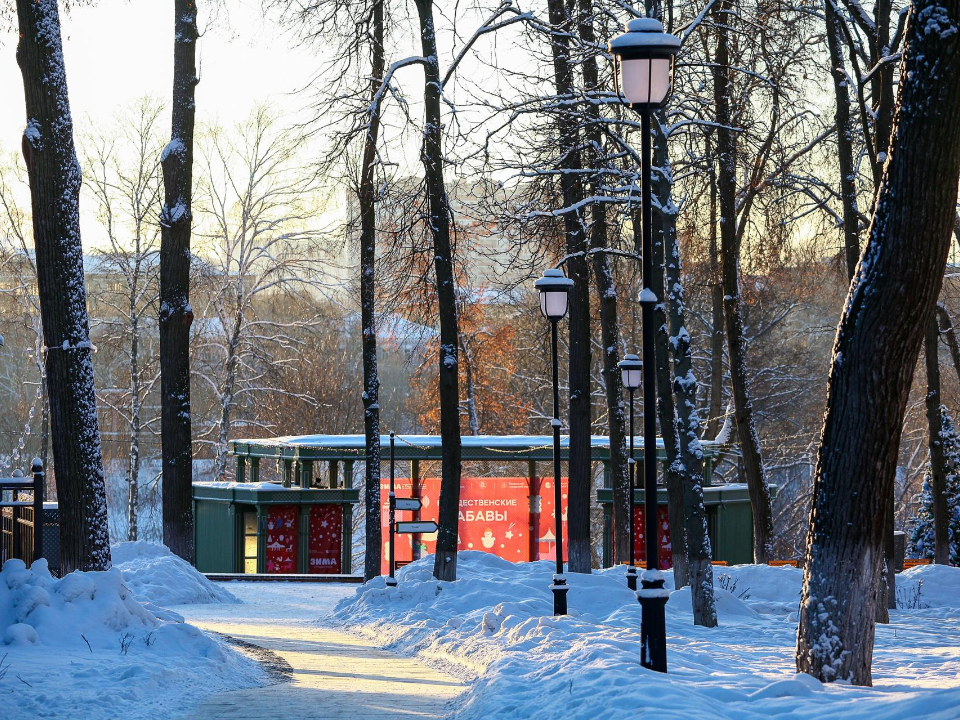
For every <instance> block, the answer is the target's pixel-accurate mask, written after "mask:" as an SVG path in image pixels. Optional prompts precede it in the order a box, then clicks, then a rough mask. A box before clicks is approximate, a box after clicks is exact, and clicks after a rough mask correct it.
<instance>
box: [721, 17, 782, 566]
mask: <svg viewBox="0 0 960 720" xmlns="http://www.w3.org/2000/svg"><path fill="white" fill-rule="evenodd" d="M730 8H731V4H730V2H729V0H721V1H720V2H719V3H718V4H717V7H716V10H715V11H714V17H715V20H716V28H717V50H716V63H715V67H714V70H713V78H714V97H715V103H716V119H717V129H716V133H717V156H718V164H719V173H718V177H717V194H718V200H719V209H720V256H721V269H722V276H723V293H724V296H723V307H724V319H725V322H726V331H727V353H728V354H729V356H730V384H731V386H732V387H733V405H734V419H735V421H736V426H737V434H738V436H739V439H740V453H741V457H742V458H743V471H744V477H745V479H746V483H747V489H748V492H749V494H750V505H751V506H752V509H753V560H754V562H757V563H765V562H767V561H768V560H769V559H770V553H771V548H770V542H771V537H772V535H773V514H772V511H771V509H770V488H769V487H768V486H767V482H766V478H765V477H764V474H763V463H762V459H761V456H760V438H759V437H758V435H757V429H756V422H755V420H754V417H753V403H752V402H751V400H750V395H749V390H748V388H747V368H746V342H745V341H744V337H743V307H742V304H743V301H742V298H741V296H740V238H739V237H738V233H737V205H736V193H737V185H736V182H737V179H736V172H737V166H736V153H737V149H736V132H735V131H734V130H733V129H732V128H731V127H730V123H731V113H730V100H731V98H730V96H731V89H732V86H731V81H730V73H731V70H730V66H729V63H730V54H729V48H728V43H729V33H730V28H729V27H728V25H727V23H728V22H729V18H730V17H732V16H731V10H730Z"/></svg>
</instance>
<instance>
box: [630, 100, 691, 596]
mask: <svg viewBox="0 0 960 720" xmlns="http://www.w3.org/2000/svg"><path fill="white" fill-rule="evenodd" d="M663 120H664V118H663V117H662V113H661V112H657V113H654V115H653V121H654V122H653V123H652V124H653V127H654V128H655V130H654V137H653V167H654V171H653V177H654V180H653V183H652V187H651V191H652V193H653V196H654V197H655V198H656V203H654V212H653V223H652V230H653V258H652V259H653V276H652V278H651V282H650V287H651V289H652V290H653V294H654V295H656V296H657V298H658V299H659V302H658V303H657V304H656V305H655V306H654V308H653V317H654V323H653V324H654V326H655V327H656V341H655V342H656V353H655V354H656V372H657V387H658V388H660V392H658V393H657V416H658V418H659V420H660V436H661V437H662V438H663V449H664V452H665V453H666V456H667V467H666V470H665V472H664V476H665V477H664V480H665V481H666V485H667V514H668V517H669V522H670V545H671V553H672V556H673V557H672V563H673V578H674V583H675V585H676V587H678V588H681V587H685V586H686V585H687V584H689V576H688V569H687V538H686V532H685V529H684V526H685V523H684V518H683V473H682V472H681V471H682V467H681V461H680V436H679V435H678V434H677V411H676V408H675V407H674V404H673V393H671V392H670V390H669V388H671V387H673V373H672V372H671V370H670V349H669V343H670V337H669V335H670V333H669V330H668V327H667V306H666V298H667V291H666V287H665V285H664V281H663V272H664V270H663V264H664V263H663V260H664V248H663V245H664V239H665V236H666V235H667V234H668V233H670V232H675V227H674V223H675V222H676V214H675V212H671V216H670V217H665V211H667V210H671V206H670V203H671V202H672V200H671V197H670V181H669V176H668V173H669V168H665V166H666V164H667V138H666V136H665V135H664V133H663ZM634 237H636V234H634ZM637 250H638V253H639V250H640V247H639V244H637Z"/></svg>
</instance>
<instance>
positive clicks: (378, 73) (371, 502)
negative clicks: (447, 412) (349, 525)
mask: <svg viewBox="0 0 960 720" xmlns="http://www.w3.org/2000/svg"><path fill="white" fill-rule="evenodd" d="M383 3H384V0H374V2H373V26H372V28H371V31H372V38H371V48H370V50H371V62H370V76H371V80H370V102H371V108H370V117H369V120H368V126H367V132H366V134H365V135H364V138H363V166H362V167H361V168H360V190H359V193H358V195H359V197H358V200H359V204H360V324H361V326H362V336H363V347H362V353H363V394H362V398H363V433H364V442H365V446H366V463H365V465H364V467H365V477H364V510H365V513H364V522H365V548H364V563H363V578H364V580H370V579H371V578H375V577H377V576H378V575H379V574H380V560H381V554H382V552H383V538H382V537H381V529H380V372H379V369H378V367H377V324H376V297H377V291H376V287H377V278H376V259H377V252H376V250H377V215H376V191H375V189H374V179H375V177H376V162H377V138H378V137H379V134H380V104H379V102H378V101H377V97H378V92H379V90H380V84H381V83H382V82H383V73H384V68H385V63H386V60H385V57H384V48H383V28H384V19H383Z"/></svg>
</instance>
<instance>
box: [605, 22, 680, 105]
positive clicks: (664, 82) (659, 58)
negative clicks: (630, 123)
mask: <svg viewBox="0 0 960 720" xmlns="http://www.w3.org/2000/svg"><path fill="white" fill-rule="evenodd" d="M610 52H611V53H612V54H613V55H615V56H616V57H617V60H618V61H619V64H620V85H621V88H622V92H623V95H624V97H625V98H626V99H627V102H628V103H630V106H631V107H632V108H633V109H635V110H656V109H657V108H659V107H663V104H664V103H665V102H666V101H667V97H668V96H669V95H670V90H671V89H672V86H673V58H674V56H675V55H676V54H677V53H678V52H680V38H678V37H677V36H676V35H671V34H669V33H665V32H664V31H663V25H661V24H660V21H659V20H657V19H655V18H635V19H633V20H631V21H630V22H628V23H627V26H626V32H624V33H621V34H620V35H617V36H616V37H615V38H613V39H612V40H611V41H610Z"/></svg>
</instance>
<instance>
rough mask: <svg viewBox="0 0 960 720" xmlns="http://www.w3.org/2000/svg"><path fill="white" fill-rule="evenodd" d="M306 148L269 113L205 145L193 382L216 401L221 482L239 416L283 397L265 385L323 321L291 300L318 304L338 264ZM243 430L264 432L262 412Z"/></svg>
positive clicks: (206, 439) (215, 131)
mask: <svg viewBox="0 0 960 720" xmlns="http://www.w3.org/2000/svg"><path fill="white" fill-rule="evenodd" d="M301 140H302V139H301V138H300V137H299V135H298V134H296V133H294V132H292V131H289V130H285V129H282V128H279V127H278V125H277V122H276V120H275V119H274V118H273V117H272V116H271V114H270V112H269V111H268V110H267V109H266V108H265V107H260V108H258V109H257V110H255V111H254V113H253V114H252V115H251V117H250V119H249V120H248V121H246V122H245V123H242V124H240V125H239V126H238V127H236V128H235V129H234V130H233V131H232V132H229V133H228V132H225V131H224V130H223V129H221V128H219V127H214V128H211V129H210V130H209V132H208V133H207V134H206V137H205V142H204V143H203V144H202V145H201V163H202V173H203V176H202V181H201V183H200V186H201V188H202V189H201V190H200V192H201V194H202V199H201V200H200V202H199V203H198V217H200V218H202V221H203V224H202V225H201V226H200V231H199V232H200V237H201V241H200V242H201V243H202V247H201V252H200V253H198V255H199V256H202V257H203V260H202V261H199V260H198V266H199V267H198V273H199V278H198V283H199V286H200V294H201V297H202V298H203V302H204V305H203V308H202V311H201V312H200V314H199V315H200V317H201V318H202V322H201V326H200V327H199V329H198V330H197V331H196V336H197V342H196V352H197V357H196V359H195V361H194V362H195V365H197V367H196V368H195V372H194V375H195V377H196V378H197V380H198V381H199V382H200V383H202V384H203V385H205V386H206V388H207V389H208V390H209V391H210V393H211V394H212V396H213V397H214V406H215V408H216V410H215V415H216V417H215V419H214V421H213V423H212V425H211V426H210V427H209V429H208V430H206V431H204V432H202V433H198V439H200V441H201V442H203V443H204V444H210V445H212V446H213V448H214V455H215V461H214V476H215V477H216V478H217V479H223V478H224V477H226V473H227V453H228V446H227V442H228V440H229V439H230V434H231V431H232V428H233V426H234V424H235V422H236V421H237V417H236V413H237V411H238V408H240V407H243V406H246V407H247V408H252V407H253V403H254V400H255V398H256V396H257V394H258V393H261V392H263V391H265V390H268V389H269V390H271V391H273V392H283V390H282V389H281V388H268V387H265V386H264V385H263V384H262V383H263V381H264V378H265V377H266V376H267V372H268V370H269V369H271V368H272V367H274V366H276V365H277V364H282V363H289V362H293V361H294V359H295V352H294V351H295V349H296V347H297V344H298V342H299V340H298V337H297V332H296V331H297V330H298V329H306V328H309V327H311V326H312V325H314V324H316V322H317V318H316V316H315V314H308V315H305V316H303V315H300V314H299V313H288V312H286V311H287V310H288V303H287V302H286V301H284V299H283V298H284V296H291V297H294V298H295V297H299V296H303V297H310V296H311V295H315V294H317V293H320V292H323V291H324V290H325V288H327V287H328V286H329V279H330V274H328V269H332V266H333V263H332V258H331V256H330V254H329V253H327V252H326V244H325V240H324V235H323V233H322V232H321V231H320V230H319V229H318V228H317V227H316V220H315V216H316V202H317V193H316V184H315V177H314V175H313V174H312V173H310V172H309V171H308V170H307V169H305V168H303V167H301V166H300V165H299V164H298V163H297V162H296V158H297V155H298V150H299V148H300V143H301ZM302 309H303V308H302V307H301V310H302ZM278 350H285V351H286V352H284V353H283V355H282V356H281V355H278V354H277V351H278ZM301 399H302V400H304V401H305V402H309V398H301ZM244 422H245V423H246V424H248V425H251V426H254V427H257V426H258V424H259V421H258V420H257V419H256V413H254V412H247V413H246V416H245V417H244Z"/></svg>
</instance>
